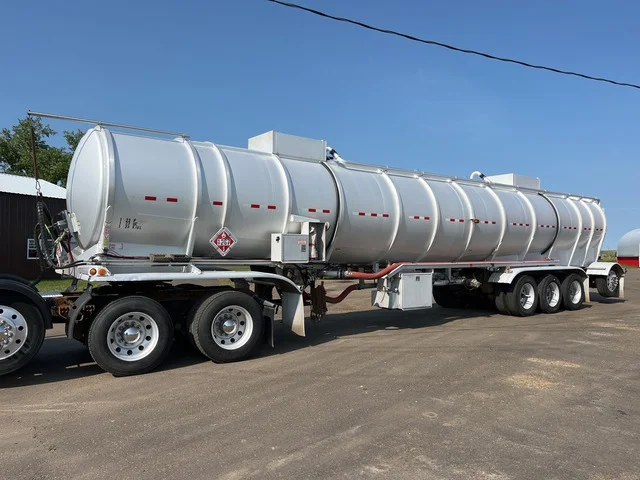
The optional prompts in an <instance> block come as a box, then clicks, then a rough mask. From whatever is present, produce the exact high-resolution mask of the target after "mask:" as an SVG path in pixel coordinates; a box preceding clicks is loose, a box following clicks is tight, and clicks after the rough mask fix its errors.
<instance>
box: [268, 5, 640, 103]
mask: <svg viewBox="0 0 640 480" xmlns="http://www.w3.org/2000/svg"><path fill="white" fill-rule="evenodd" d="M267 2H271V3H276V4H278V5H282V6H284V7H289V8H296V9H299V10H303V11H305V12H308V13H313V14H314V15H318V16H320V17H324V18H329V19H331V20H336V21H338V22H345V23H351V24H352V25H357V26H359V27H362V28H366V29H368V30H373V31H376V32H380V33H385V34H388V35H395V36H398V37H403V38H406V39H408V40H412V41H414V42H420V43H426V44H428V45H435V46H437V47H442V48H446V49H449V50H453V51H455V52H460V53H467V54H470V55H478V56H480V57H484V58H488V59H490V60H498V61H500V62H506V63H515V64H516V65H521V66H523V67H528V68H536V69H538V70H546V71H549V72H553V73H559V74H561V75H571V76H574V77H580V78H584V79H587V80H593V81H596V82H605V83H611V84H613V85H617V86H620V87H631V88H637V89H638V90H640V85H636V84H633V83H625V82H618V81H616V80H611V79H609V78H602V77H593V76H591V75H586V74H584V73H578V72H571V71H568V70H560V69H558V68H553V67H546V66H544V65H535V64H533V63H527V62H523V61H521V60H514V59H513V58H505V57H498V56H496V55H491V54H489V53H484V52H478V51H476V50H468V49H466V48H458V47H454V46H453V45H448V44H446V43H442V42H436V41H435V40H425V39H423V38H418V37H414V36H413V35H408V34H406V33H400V32H396V31H394V30H387V29H385V28H378V27H374V26H372V25H368V24H366V23H362V22H359V21H357V20H351V19H350V18H345V17H337V16H335V15H330V14H328V13H324V12H321V11H319V10H314V9H313V8H308V7H303V6H302V5H297V4H295V3H289V2H283V1H281V0H267Z"/></svg>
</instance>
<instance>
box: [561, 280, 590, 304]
mask: <svg viewBox="0 0 640 480" xmlns="http://www.w3.org/2000/svg"><path fill="white" fill-rule="evenodd" d="M561 290H562V304H563V305H564V308H566V309H567V310H578V309H579V308H580V307H581V306H582V304H583V303H584V285H583V283H582V277H581V276H580V275H578V274H577V273H572V274H570V275H567V276H566V277H565V279H564V280H563V281H562V287H561Z"/></svg>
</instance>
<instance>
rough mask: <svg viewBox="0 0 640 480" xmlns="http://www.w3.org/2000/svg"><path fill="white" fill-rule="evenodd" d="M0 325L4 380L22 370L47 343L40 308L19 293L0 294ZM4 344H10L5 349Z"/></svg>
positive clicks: (0, 356)
mask: <svg viewBox="0 0 640 480" xmlns="http://www.w3.org/2000/svg"><path fill="white" fill-rule="evenodd" d="M0 324H1V325H0V328H1V330H0V331H1V333H2V336H1V337H0V342H2V343H0V376H2V375H6V374H8V373H11V372H15V371H16V370H19V369H21V368H22V367H24V366H25V365H26V364H27V363H29V362H30V361H31V359H33V357H35V356H36V354H37V353H38V351H39V350H40V347H42V343H43V342H44V335H45V325H44V319H43V318H42V315H41V314H40V312H39V311H38V308H37V307H36V306H35V305H34V304H33V303H32V302H30V301H29V300H28V299H26V298H25V297H23V296H22V295H19V294H17V293H0ZM8 334H11V336H10V337H8ZM5 335H7V336H5ZM4 340H8V341H9V343H7V344H6V345H5V344H4Z"/></svg>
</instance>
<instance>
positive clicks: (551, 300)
mask: <svg viewBox="0 0 640 480" xmlns="http://www.w3.org/2000/svg"><path fill="white" fill-rule="evenodd" d="M544 296H545V299H546V300H547V305H549V306H550V307H555V306H556V305H558V303H560V286H559V285H558V284H557V283H556V282H551V283H549V285H547V288H546V289H545V291H544Z"/></svg>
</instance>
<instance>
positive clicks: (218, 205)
mask: <svg viewBox="0 0 640 480" xmlns="http://www.w3.org/2000/svg"><path fill="white" fill-rule="evenodd" d="M213 204H214V205H215V206H216V207H221V206H222V202H221V201H220V200H214V201H213Z"/></svg>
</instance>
